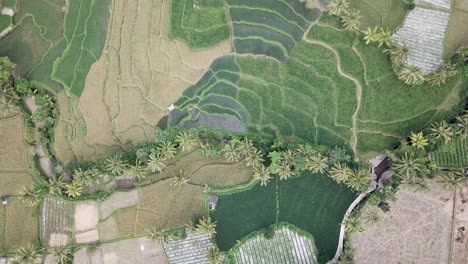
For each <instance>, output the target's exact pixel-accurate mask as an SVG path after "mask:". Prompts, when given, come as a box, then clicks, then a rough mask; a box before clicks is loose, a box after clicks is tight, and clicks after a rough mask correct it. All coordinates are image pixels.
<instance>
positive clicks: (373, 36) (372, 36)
mask: <svg viewBox="0 0 468 264" xmlns="http://www.w3.org/2000/svg"><path fill="white" fill-rule="evenodd" d="M362 33H364V40H365V41H366V45H369V43H373V42H376V41H377V40H378V34H379V33H378V32H377V27H375V28H374V29H372V28H369V27H368V28H367V30H365V31H363V32H362Z"/></svg>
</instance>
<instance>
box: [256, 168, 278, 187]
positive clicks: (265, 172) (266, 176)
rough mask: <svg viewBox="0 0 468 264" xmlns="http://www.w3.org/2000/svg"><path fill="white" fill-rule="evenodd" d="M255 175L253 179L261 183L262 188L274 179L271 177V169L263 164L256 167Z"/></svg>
mask: <svg viewBox="0 0 468 264" xmlns="http://www.w3.org/2000/svg"><path fill="white" fill-rule="evenodd" d="M254 170H255V173H254V175H253V178H254V179H256V180H259V181H260V186H266V185H267V184H268V182H270V180H271V179H273V177H271V175H270V173H271V170H270V168H269V167H265V165H263V164H261V165H260V166H259V167H254Z"/></svg>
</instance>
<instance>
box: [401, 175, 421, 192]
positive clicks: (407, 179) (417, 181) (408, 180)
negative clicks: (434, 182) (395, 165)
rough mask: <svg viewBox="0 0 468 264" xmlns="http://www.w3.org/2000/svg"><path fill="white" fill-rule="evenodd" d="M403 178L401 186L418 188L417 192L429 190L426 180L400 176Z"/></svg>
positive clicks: (415, 176)
mask: <svg viewBox="0 0 468 264" xmlns="http://www.w3.org/2000/svg"><path fill="white" fill-rule="evenodd" d="M398 176H399V177H400V178H401V184H406V185H409V186H412V187H415V188H416V191H419V190H427V189H428V188H429V186H428V185H427V181H426V179H425V178H420V177H418V176H417V175H410V174H403V175H401V176H400V175H398Z"/></svg>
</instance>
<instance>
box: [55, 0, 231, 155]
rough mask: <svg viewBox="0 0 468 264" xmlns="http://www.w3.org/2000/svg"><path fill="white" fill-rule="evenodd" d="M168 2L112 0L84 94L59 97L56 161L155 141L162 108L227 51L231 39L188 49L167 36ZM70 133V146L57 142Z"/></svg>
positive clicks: (175, 98)
mask: <svg viewBox="0 0 468 264" xmlns="http://www.w3.org/2000/svg"><path fill="white" fill-rule="evenodd" d="M169 5H170V2H169V1H163V0H141V1H139V2H138V4H136V3H135V4H129V3H128V2H127V1H125V0H115V1H112V18H111V21H110V24H109V31H108V36H107V37H108V38H107V39H108V40H107V45H106V47H105V49H104V52H103V55H102V57H101V58H100V59H99V61H98V62H96V63H95V64H94V65H93V66H92V68H91V70H90V72H89V74H88V76H87V80H86V85H85V89H84V92H83V95H82V97H81V98H79V99H78V100H79V102H78V103H75V102H71V101H69V100H68V101H67V100H63V99H62V100H59V101H60V109H61V118H60V119H61V122H60V123H59V127H58V129H57V136H56V139H57V144H56V148H57V154H58V157H59V159H61V160H64V161H66V163H67V162H69V161H71V160H74V159H78V160H83V161H84V160H89V159H95V158H99V157H102V156H103V155H105V154H107V153H108V152H109V151H112V150H116V149H118V148H117V146H122V147H130V146H132V145H135V144H138V143H141V142H146V141H150V140H152V139H153V134H154V126H155V125H156V124H157V123H158V121H159V120H160V119H161V118H162V117H164V116H165V115H167V114H168V112H167V108H168V107H169V106H170V105H171V104H172V103H174V102H175V101H176V100H177V99H178V98H179V97H180V95H181V94H182V92H183V91H184V90H185V89H186V88H187V87H188V86H190V85H192V84H194V83H195V82H197V81H198V80H199V79H200V78H201V77H202V75H203V74H204V73H205V72H206V71H207V70H208V68H209V66H210V64H211V63H212V62H213V60H215V59H216V58H218V57H220V56H222V55H224V54H226V53H229V52H230V50H231V49H230V44H229V42H228V41H227V42H225V43H222V44H220V45H219V46H217V47H214V48H211V49H206V50H199V51H192V50H190V49H189V48H188V47H187V45H185V44H184V43H182V42H179V41H172V40H170V39H169V38H168V37H167V32H168V30H167V26H168V25H169V14H170V12H169ZM70 105H73V107H70ZM70 110H71V112H73V113H70ZM70 115H72V116H71V118H69V117H70ZM73 116H74V117H73ZM74 118H76V119H77V120H70V119H74ZM81 122H84V123H85V124H86V127H87V135H85V136H82V135H81V133H80V130H79V128H80V127H79V125H80V123H81ZM72 130H74V132H73V131H72ZM67 134H69V137H68V139H67V140H68V141H70V143H69V144H68V143H67V142H65V141H67V140H65V139H59V137H63V136H65V135H67ZM70 135H74V136H71V137H70ZM62 143H63V144H62ZM62 145H63V146H62Z"/></svg>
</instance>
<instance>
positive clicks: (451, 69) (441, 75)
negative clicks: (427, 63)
mask: <svg viewBox="0 0 468 264" xmlns="http://www.w3.org/2000/svg"><path fill="white" fill-rule="evenodd" d="M457 72H458V71H457V69H456V68H455V66H454V65H452V64H451V63H450V62H449V63H444V64H442V66H441V67H440V68H439V70H438V71H436V72H434V73H432V74H431V75H429V76H427V77H426V80H427V82H428V83H430V84H431V85H432V86H436V85H437V86H440V85H441V84H444V83H445V82H446V81H447V78H449V77H452V76H455V75H456V74H457Z"/></svg>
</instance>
